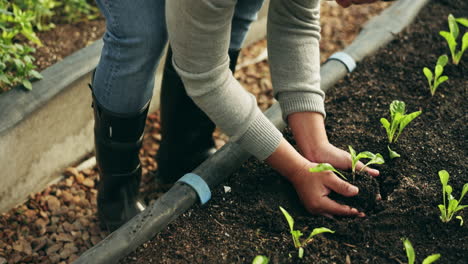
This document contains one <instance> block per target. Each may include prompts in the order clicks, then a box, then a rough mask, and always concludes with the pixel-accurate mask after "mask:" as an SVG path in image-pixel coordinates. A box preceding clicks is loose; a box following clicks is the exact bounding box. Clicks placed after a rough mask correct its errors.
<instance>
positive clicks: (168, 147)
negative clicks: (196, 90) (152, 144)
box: [156, 48, 239, 188]
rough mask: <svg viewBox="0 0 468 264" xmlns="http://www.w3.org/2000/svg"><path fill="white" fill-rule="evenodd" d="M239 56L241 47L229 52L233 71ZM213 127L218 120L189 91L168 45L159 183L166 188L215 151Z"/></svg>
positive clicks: (162, 109) (159, 155) (162, 88)
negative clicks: (201, 106)
mask: <svg viewBox="0 0 468 264" xmlns="http://www.w3.org/2000/svg"><path fill="white" fill-rule="evenodd" d="M238 56H239V51H238V50H235V51H234V50H233V51H230V52H229V57H230V59H231V62H230V65H229V66H230V69H231V71H234V70H235V66H236V62H237V57H238ZM214 130H215V124H214V123H213V122H212V121H211V120H210V119H209V117H208V116H207V115H206V114H205V113H204V112H203V111H202V110H201V109H200V108H198V106H197V105H195V103H194V102H193V100H192V99H191V98H190V97H189V96H188V95H187V92H186V91H185V87H184V84H183V83H182V80H181V79H180V77H179V75H178V74H177V72H176V71H175V69H174V67H173V65H172V51H171V49H170V48H169V50H168V53H167V58H166V63H165V67H164V76H163V82H162V87H161V137H162V141H161V144H160V147H159V150H158V154H157V155H156V160H157V162H158V173H157V175H156V182H157V183H158V184H160V185H161V186H160V187H163V188H164V187H166V188H167V187H168V186H167V185H170V184H173V183H174V182H175V181H177V180H178V179H179V178H180V177H182V176H183V175H184V174H186V173H188V172H191V171H192V170H194V169H195V168H196V167H198V165H200V164H201V163H202V162H203V161H204V160H206V159H207V158H208V157H209V156H211V155H212V154H213V153H215V152H216V148H215V143H214V140H213V131H214Z"/></svg>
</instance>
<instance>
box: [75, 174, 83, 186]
mask: <svg viewBox="0 0 468 264" xmlns="http://www.w3.org/2000/svg"><path fill="white" fill-rule="evenodd" d="M84 179H85V177H84V175H83V174H81V173H78V174H77V175H75V180H76V182H78V183H79V184H82V183H83V181H84Z"/></svg>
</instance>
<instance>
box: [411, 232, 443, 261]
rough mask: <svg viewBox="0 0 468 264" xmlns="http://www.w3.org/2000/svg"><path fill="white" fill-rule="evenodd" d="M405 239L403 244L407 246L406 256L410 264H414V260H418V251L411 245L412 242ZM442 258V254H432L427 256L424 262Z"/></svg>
mask: <svg viewBox="0 0 468 264" xmlns="http://www.w3.org/2000/svg"><path fill="white" fill-rule="evenodd" d="M402 240H403V245H404V246H405V251H406V256H407V257H408V264H414V261H415V260H416V253H415V252H414V248H413V245H411V242H410V241H409V240H408V239H407V238H405V239H402ZM439 258H440V254H432V255H430V256H428V257H426V258H425V259H424V260H423V262H422V264H431V263H433V262H435V261H436V260H438V259H439Z"/></svg>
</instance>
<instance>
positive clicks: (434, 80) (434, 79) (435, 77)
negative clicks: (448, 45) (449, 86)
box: [423, 55, 449, 96]
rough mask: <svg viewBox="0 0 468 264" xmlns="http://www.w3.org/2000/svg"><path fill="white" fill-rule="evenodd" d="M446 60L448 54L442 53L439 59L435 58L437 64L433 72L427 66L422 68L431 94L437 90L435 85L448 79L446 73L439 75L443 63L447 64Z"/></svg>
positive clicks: (437, 85)
mask: <svg viewBox="0 0 468 264" xmlns="http://www.w3.org/2000/svg"><path fill="white" fill-rule="evenodd" d="M447 62H448V56H447V55H442V56H440V57H439V59H437V64H436V66H435V69H434V74H433V73H432V71H431V70H430V69H429V68H427V67H424V69H423V73H424V75H425V76H426V78H427V82H428V83H429V89H430V90H431V95H432V96H434V94H435V92H436V90H437V87H439V85H440V84H441V83H443V82H445V81H447V80H448V79H449V78H448V76H447V75H443V76H441V75H442V73H443V72H444V67H445V65H447Z"/></svg>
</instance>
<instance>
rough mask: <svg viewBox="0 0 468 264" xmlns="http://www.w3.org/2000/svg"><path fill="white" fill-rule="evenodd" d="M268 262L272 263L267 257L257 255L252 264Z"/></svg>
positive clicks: (265, 263)
mask: <svg viewBox="0 0 468 264" xmlns="http://www.w3.org/2000/svg"><path fill="white" fill-rule="evenodd" d="M268 262H270V259H268V258H267V257H265V256H262V255H257V256H255V258H254V260H253V261H252V264H268Z"/></svg>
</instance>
